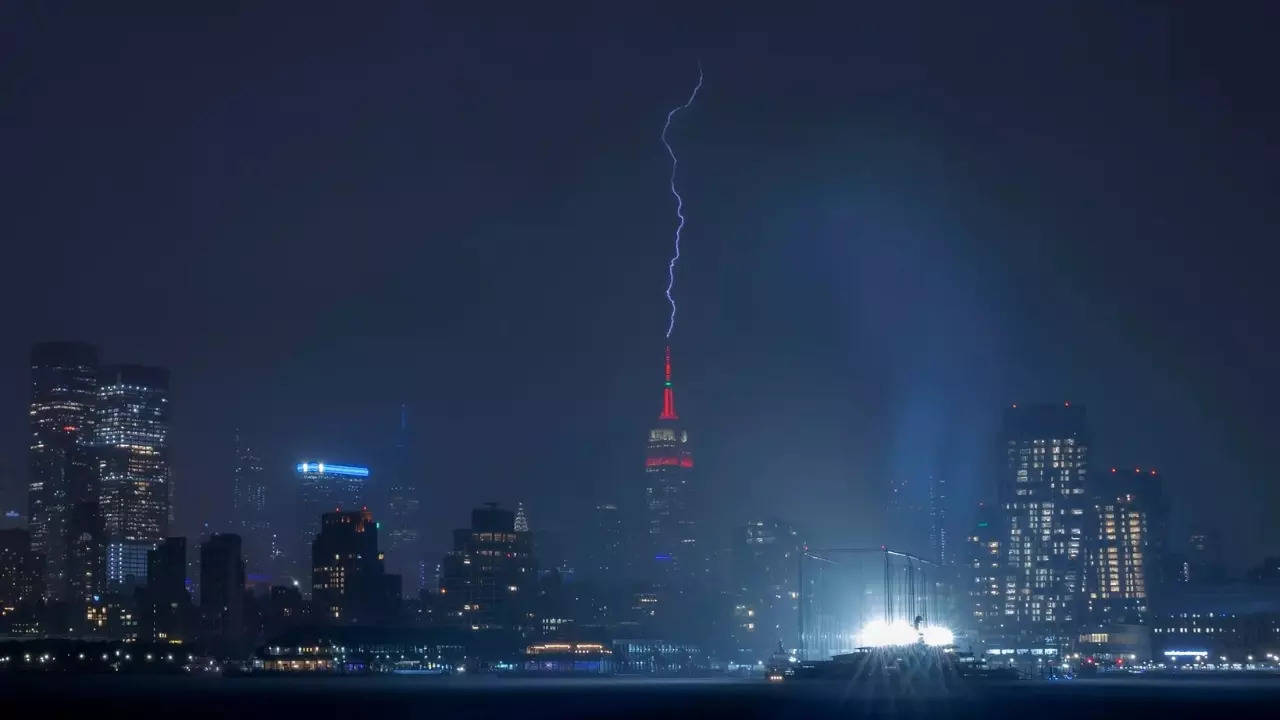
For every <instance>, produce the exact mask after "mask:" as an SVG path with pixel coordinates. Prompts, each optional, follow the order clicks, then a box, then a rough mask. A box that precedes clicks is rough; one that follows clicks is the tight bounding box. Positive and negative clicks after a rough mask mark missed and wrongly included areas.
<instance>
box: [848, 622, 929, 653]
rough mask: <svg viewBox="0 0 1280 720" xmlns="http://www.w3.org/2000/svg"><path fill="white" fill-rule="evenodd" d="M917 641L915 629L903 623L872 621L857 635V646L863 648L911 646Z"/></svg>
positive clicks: (918, 638)
mask: <svg viewBox="0 0 1280 720" xmlns="http://www.w3.org/2000/svg"><path fill="white" fill-rule="evenodd" d="M919 640H920V636H919V635H918V634H917V633H916V631H915V628H913V627H911V626H910V625H908V624H906V623H904V622H893V623H887V622H884V621H882V620H872V621H871V622H869V623H867V624H866V625H863V626H862V630H861V631H860V632H859V633H858V645H861V646H863V647H887V646H890V645H911V644H912V643H915V642H918V641H919Z"/></svg>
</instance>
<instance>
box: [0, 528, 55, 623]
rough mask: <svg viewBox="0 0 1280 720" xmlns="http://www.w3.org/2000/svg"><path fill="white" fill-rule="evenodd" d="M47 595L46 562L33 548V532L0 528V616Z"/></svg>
mask: <svg viewBox="0 0 1280 720" xmlns="http://www.w3.org/2000/svg"><path fill="white" fill-rule="evenodd" d="M43 595H44V563H43V562H42V558H41V557H40V556H39V555H38V554H36V552H35V551H33V550H32V549H31V533H30V532H28V531H27V530H23V529H21V528H13V529H11V530H0V616H4V615H8V614H9V613H11V612H14V611H15V610H16V609H17V608H19V607H21V606H22V605H26V604H28V603H35V602H37V601H38V600H40V599H41V597H43Z"/></svg>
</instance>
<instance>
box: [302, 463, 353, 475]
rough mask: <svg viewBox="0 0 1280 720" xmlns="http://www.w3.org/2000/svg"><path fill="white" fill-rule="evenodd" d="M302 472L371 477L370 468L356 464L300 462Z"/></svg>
mask: <svg viewBox="0 0 1280 720" xmlns="http://www.w3.org/2000/svg"><path fill="white" fill-rule="evenodd" d="M297 469H298V472H300V473H320V474H321V475H348V476H351V477H369V468H367V467H359V466H356V465H331V464H326V463H324V462H304V463H298V468H297Z"/></svg>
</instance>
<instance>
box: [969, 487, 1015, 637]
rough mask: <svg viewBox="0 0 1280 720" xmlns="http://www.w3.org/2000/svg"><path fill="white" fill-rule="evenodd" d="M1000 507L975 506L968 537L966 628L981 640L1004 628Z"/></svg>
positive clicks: (1002, 540)
mask: <svg viewBox="0 0 1280 720" xmlns="http://www.w3.org/2000/svg"><path fill="white" fill-rule="evenodd" d="M1002 520H1003V518H1002V516H1001V513H1000V508H999V507H997V506H994V505H991V504H989V503H978V514H977V518H976V519H975V520H974V527H973V531H972V532H971V533H970V534H969V545H968V547H969V573H968V579H969V591H968V595H969V615H970V617H969V620H970V622H969V623H968V626H969V627H970V628H972V629H973V630H976V631H977V632H978V633H979V635H981V636H982V637H995V636H999V635H1000V634H1001V633H1002V630H1003V628H1004V552H1003V550H1002V548H1003V546H1004V545H1005V544H1006V542H1007V540H1006V533H1005V532H1004V529H1005V528H1004V524H1003V522H1002Z"/></svg>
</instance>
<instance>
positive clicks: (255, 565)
mask: <svg viewBox="0 0 1280 720" xmlns="http://www.w3.org/2000/svg"><path fill="white" fill-rule="evenodd" d="M231 518H232V525H233V526H234V527H236V528H238V529H239V530H240V537H241V539H242V541H243V542H244V554H245V560H246V562H247V563H248V565H249V567H250V568H251V569H253V570H254V571H255V572H260V571H267V570H271V569H273V566H272V560H274V555H275V543H273V542H272V536H273V534H274V533H273V532H272V523H271V517H270V516H269V515H268V514H267V474H266V472H265V471H264V470H263V467H262V458H261V457H259V456H258V454H257V453H255V452H254V451H253V449H252V448H251V447H249V446H248V445H246V444H245V443H244V442H242V441H241V438H240V433H239V432H237V433H236V437H235V467H234V468H233V470H232V476H231Z"/></svg>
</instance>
